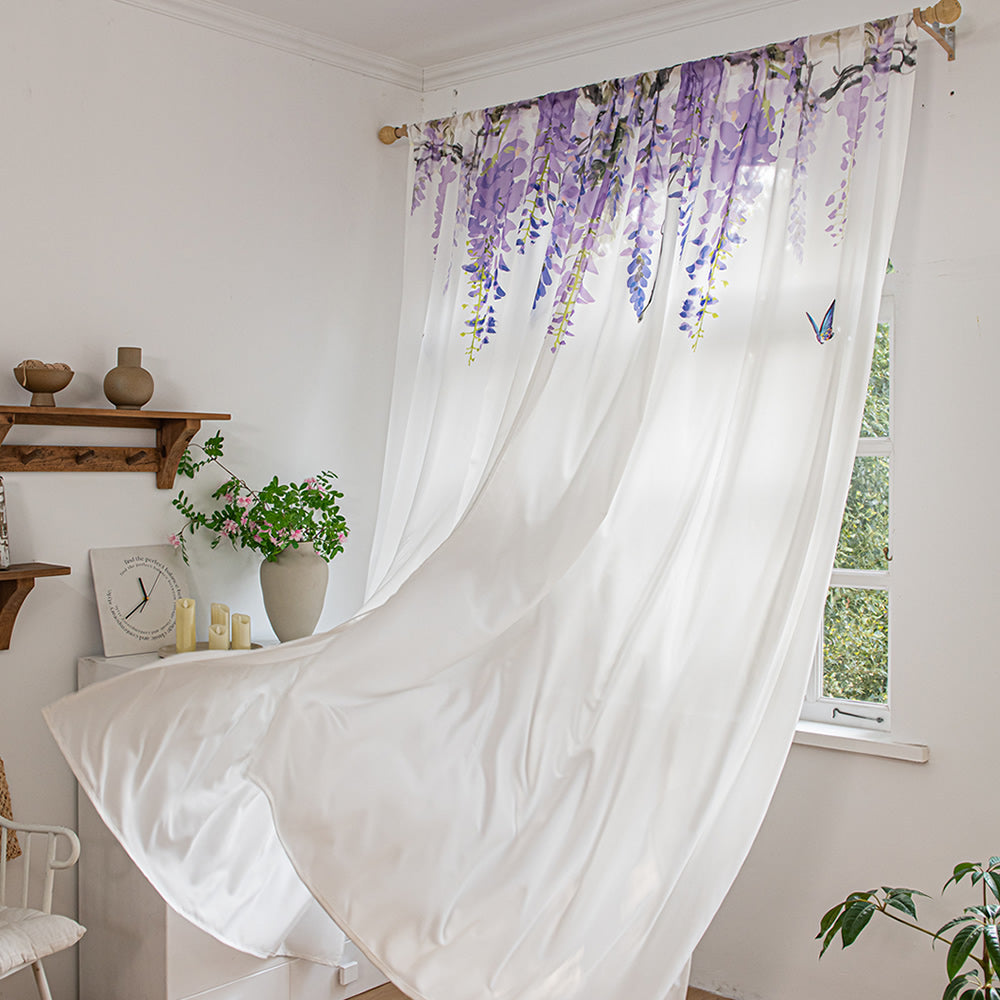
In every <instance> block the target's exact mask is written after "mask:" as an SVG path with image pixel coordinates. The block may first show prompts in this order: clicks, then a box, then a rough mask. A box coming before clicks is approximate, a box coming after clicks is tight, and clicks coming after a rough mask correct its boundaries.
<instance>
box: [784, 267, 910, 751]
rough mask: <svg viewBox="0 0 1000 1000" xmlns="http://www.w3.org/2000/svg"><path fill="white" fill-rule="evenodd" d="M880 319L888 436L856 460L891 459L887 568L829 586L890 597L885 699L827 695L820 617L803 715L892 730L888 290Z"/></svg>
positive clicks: (846, 575)
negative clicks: (885, 351)
mask: <svg viewBox="0 0 1000 1000" xmlns="http://www.w3.org/2000/svg"><path fill="white" fill-rule="evenodd" d="M891 286H892V279H891V276H890V275H887V276H886V280H885V288H891ZM878 323H880V324H881V323H888V324H889V436H888V437H885V438H873V437H860V436H859V438H858V449H857V451H856V453H855V457H856V458H863V457H878V458H887V459H888V460H889V537H888V539H886V542H887V544H888V546H889V560H888V563H887V566H886V569H884V570H857V569H836V568H835V569H833V570H832V571H831V573H830V582H829V584H828V587H852V588H859V589H864V590H884V591H886V592H887V593H888V595H889V623H888V628H889V636H888V639H889V643H888V646H889V648H888V651H887V672H888V676H887V679H886V701H885V704H876V703H875V702H866V701H852V700H849V699H847V698H829V697H826V696H824V695H823V622H822V620H821V621H820V625H819V632H818V635H817V637H816V653H815V655H814V656H813V665H812V671H811V673H810V676H809V685H808V687H807V689H806V696H805V700H804V701H803V704H802V712H801V714H800V718H801V719H802V720H803V721H805V722H820V723H825V724H828V725H834V726H843V727H849V728H852V729H861V730H872V731H875V732H885V733H888V732H891V731H892V687H893V665H892V664H893V657H892V637H893V622H892V619H893V600H892V538H893V531H892V527H893V472H894V468H895V463H894V461H893V457H894V456H893V435H894V433H895V418H894V412H893V411H894V410H895V406H894V397H895V391H896V383H895V353H896V351H895V347H896V335H897V330H896V323H895V310H894V302H893V297H892V295H891V294H889V293H886V292H884V293H883V295H882V301H881V304H880V306H879V314H878Z"/></svg>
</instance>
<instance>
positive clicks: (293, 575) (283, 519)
mask: <svg viewBox="0 0 1000 1000" xmlns="http://www.w3.org/2000/svg"><path fill="white" fill-rule="evenodd" d="M223 441H224V439H223V437H222V435H221V434H216V435H215V436H214V437H211V438H209V439H208V441H206V442H205V444H204V445H203V446H202V445H198V444H192V446H191V448H197V449H198V450H199V451H200V452H201V453H202V455H203V456H204V457H203V458H196V457H195V454H194V453H193V452H192V450H191V448H188V450H187V451H185V453H184V455H183V456H182V457H181V461H180V464H179V466H178V468H177V473H178V475H181V476H186V477H188V478H190V479H193V478H194V477H195V475H196V474H197V473H198V472H199V471H200V470H201V469H203V468H204V467H205V466H207V465H215V466H217V467H218V468H219V469H220V470H221V471H222V472H223V473H225V475H226V479H225V480H224V481H223V482H222V484H221V485H220V486H218V487H217V488H216V490H215V491H214V492H213V493H212V499H213V500H214V501H215V505H214V506H213V507H212V508H211V509H209V510H200V509H199V508H198V506H196V504H195V502H194V501H193V500H192V499H191V497H189V496H188V495H187V494H186V493H185V492H184V490H178V492H177V496H175V497H174V499H173V500H172V501H171V502H172V503H173V505H174V507H176V508H177V509H178V510H179V511H180V512H181V514H182V515H183V516H184V517H185V518H187V520H186V522H185V523H184V525H183V526H182V527H181V528H180V530H179V531H177V532H176V533H175V534H173V535H171V536H170V543H171V544H172V545H173V546H174V547H175V548H177V549H179V550H180V553H181V555H182V556H183V558H184V561H185V562H187V561H188V555H187V547H186V545H185V538H184V535H185V533H188V534H192V535H193V534H194V532H195V531H197V530H198V529H199V528H206V529H207V530H209V531H211V532H214V533H215V537H214V538H213V539H212V542H211V547H212V548H213V549H214V548H216V547H217V546H218V545H219V543H220V542H221V541H222V540H223V539H227V540H228V541H229V542H230V544H231V545H232V546H233V548H248V549H251V550H253V551H255V552H259V553H260V554H261V555H262V556H263V557H264V560H263V562H262V563H261V567H260V579H261V590H262V592H263V595H264V607H265V609H266V610H267V616H268V618H269V619H270V621H271V626H272V628H274V631H275V634H276V635H277V636H278V638H279V639H280V640H281V641H282V642H284V641H286V640H289V639H297V638H301V637H302V636H305V635H311V634H312V631H313V629H314V628H315V627H316V622H317V621H318V620H319V616H320V612H321V611H322V609H323V600H324V598H325V596H326V582H327V576H328V570H327V563H328V562H329V561H330V560H331V559H333V557H334V556H336V555H337V554H338V553H339V552H343V551H344V540H345V539H346V537H347V532H348V527H347V521H346V520H345V519H344V516H343V514H342V513H341V511H340V506H339V504H338V502H337V501H338V500H340V499H342V498H343V495H344V494H343V493H340V492H338V491H337V490H336V489H334V481H335V480H336V478H337V477H336V475H335V474H334V473H332V472H329V471H323V472H320V473H318V474H317V475H316V476H310V477H309V478H308V479H305V480H303V481H302V482H301V483H280V482H279V481H278V477H277V476H275V477H274V478H273V479H271V481H270V482H269V483H267V485H265V486H262V487H261V488H259V489H256V490H255V489H253V488H252V487H251V486H249V485H248V484H247V483H246V481H245V480H243V479H242V478H240V477H239V476H238V475H236V473H234V472H233V471H232V470H231V469H229V468H227V467H226V466H225V465H224V464H223V462H222V456H223Z"/></svg>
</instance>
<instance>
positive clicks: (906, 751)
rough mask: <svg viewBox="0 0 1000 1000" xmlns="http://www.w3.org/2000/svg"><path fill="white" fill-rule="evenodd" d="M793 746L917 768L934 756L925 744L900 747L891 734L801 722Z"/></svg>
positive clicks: (904, 744) (824, 723) (821, 723)
mask: <svg viewBox="0 0 1000 1000" xmlns="http://www.w3.org/2000/svg"><path fill="white" fill-rule="evenodd" d="M792 742H793V743H797V744H798V745H799V746H805V747H820V748H822V749H824V750H843V751H846V752H847V753H863V754H868V756H870V757H889V758H891V759H893V760H908V761H910V762H912V763H914V764H925V763H926V762H927V761H928V760H929V759H930V755H931V752H930V748H929V747H927V746H926V745H925V744H923V743H900V742H899V740H894V739H893V738H892V736H891V735H889V734H888V733H879V732H876V731H874V730H871V729H856V728H855V727H853V726H832V725H830V724H829V723H826V722H805V721H802V720H800V721H799V724H798V725H797V726H796V727H795V736H794V738H793V739H792Z"/></svg>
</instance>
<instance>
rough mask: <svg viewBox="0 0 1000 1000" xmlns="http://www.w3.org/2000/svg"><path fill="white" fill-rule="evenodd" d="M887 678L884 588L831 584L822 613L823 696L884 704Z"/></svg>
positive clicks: (885, 593)
mask: <svg viewBox="0 0 1000 1000" xmlns="http://www.w3.org/2000/svg"><path fill="white" fill-rule="evenodd" d="M888 677H889V594H888V591H885V590H864V589H861V588H859V587H831V588H830V591H829V593H828V594H827V598H826V614H825V615H824V616H823V696H824V697H826V698H848V699H850V700H851V701H871V702H878V703H881V704H884V703H885V702H886V700H887V695H888Z"/></svg>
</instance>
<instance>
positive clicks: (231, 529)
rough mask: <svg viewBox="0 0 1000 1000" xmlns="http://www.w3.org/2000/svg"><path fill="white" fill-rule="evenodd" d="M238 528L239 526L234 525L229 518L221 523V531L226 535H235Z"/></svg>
mask: <svg viewBox="0 0 1000 1000" xmlns="http://www.w3.org/2000/svg"><path fill="white" fill-rule="evenodd" d="M238 527H239V526H238V525H237V524H236V522H235V521H232V520H230V519H229V518H226V520H225V521H223V522H222V531H223V534H226V535H235V534H236V532H237V530H238Z"/></svg>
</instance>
